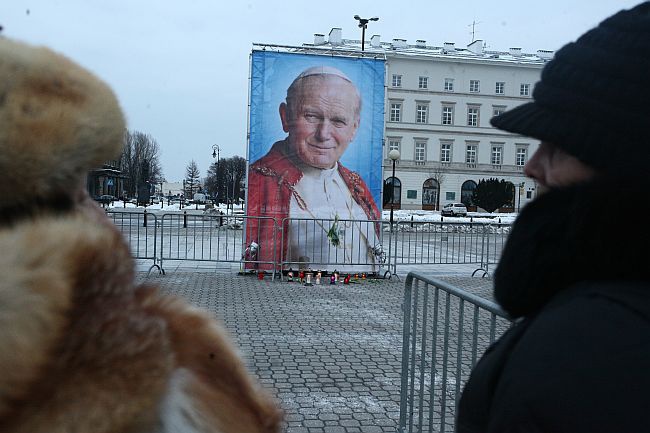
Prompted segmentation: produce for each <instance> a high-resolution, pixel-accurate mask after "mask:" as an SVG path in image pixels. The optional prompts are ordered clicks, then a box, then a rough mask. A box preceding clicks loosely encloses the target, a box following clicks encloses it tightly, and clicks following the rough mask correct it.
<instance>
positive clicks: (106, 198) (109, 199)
mask: <svg viewBox="0 0 650 433" xmlns="http://www.w3.org/2000/svg"><path fill="white" fill-rule="evenodd" d="M115 200H117V198H116V197H115V196H112V195H108V194H104V195H100V196H97V197H95V201H98V202H99V203H101V204H111V203H113V202H114V201H115Z"/></svg>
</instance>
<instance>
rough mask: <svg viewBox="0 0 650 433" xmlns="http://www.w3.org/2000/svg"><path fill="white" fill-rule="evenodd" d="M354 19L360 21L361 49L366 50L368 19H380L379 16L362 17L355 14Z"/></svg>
mask: <svg viewBox="0 0 650 433" xmlns="http://www.w3.org/2000/svg"><path fill="white" fill-rule="evenodd" d="M354 19H355V20H357V21H359V27H360V28H361V51H364V47H365V42H366V29H367V28H368V21H379V17H372V18H361V17H360V16H359V15H355V16H354Z"/></svg>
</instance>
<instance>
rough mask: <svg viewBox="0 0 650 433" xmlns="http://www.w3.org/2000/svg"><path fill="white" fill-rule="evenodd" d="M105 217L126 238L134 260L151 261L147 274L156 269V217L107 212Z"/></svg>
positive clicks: (159, 267) (146, 213)
mask: <svg viewBox="0 0 650 433" xmlns="http://www.w3.org/2000/svg"><path fill="white" fill-rule="evenodd" d="M106 215H107V216H108V217H109V218H110V219H111V220H112V221H113V224H115V226H116V227H117V228H118V230H120V232H122V234H123V235H124V237H125V238H126V240H127V242H128V244H129V247H130V249H131V254H132V255H133V257H134V258H136V259H142V260H153V264H152V265H151V267H150V268H149V272H151V270H152V269H153V268H158V270H159V271H160V272H162V267H161V264H159V263H158V259H159V256H158V254H157V253H158V251H157V246H158V244H157V242H156V237H157V233H158V217H157V216H156V215H155V214H152V213H150V212H146V211H145V212H114V211H107V212H106Z"/></svg>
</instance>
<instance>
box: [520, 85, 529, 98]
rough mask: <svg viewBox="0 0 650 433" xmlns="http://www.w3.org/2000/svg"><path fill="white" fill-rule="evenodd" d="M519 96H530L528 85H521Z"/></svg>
mask: <svg viewBox="0 0 650 433" xmlns="http://www.w3.org/2000/svg"><path fill="white" fill-rule="evenodd" d="M519 96H530V84H522V85H521V86H520V87H519Z"/></svg>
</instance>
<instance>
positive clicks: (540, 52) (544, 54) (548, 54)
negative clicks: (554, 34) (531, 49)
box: [537, 50, 553, 60]
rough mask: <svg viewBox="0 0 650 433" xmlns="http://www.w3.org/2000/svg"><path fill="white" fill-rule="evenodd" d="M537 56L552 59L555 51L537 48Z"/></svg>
mask: <svg viewBox="0 0 650 433" xmlns="http://www.w3.org/2000/svg"><path fill="white" fill-rule="evenodd" d="M537 56H538V57H539V58H540V59H544V60H551V59H552V58H553V51H549V50H537Z"/></svg>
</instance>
